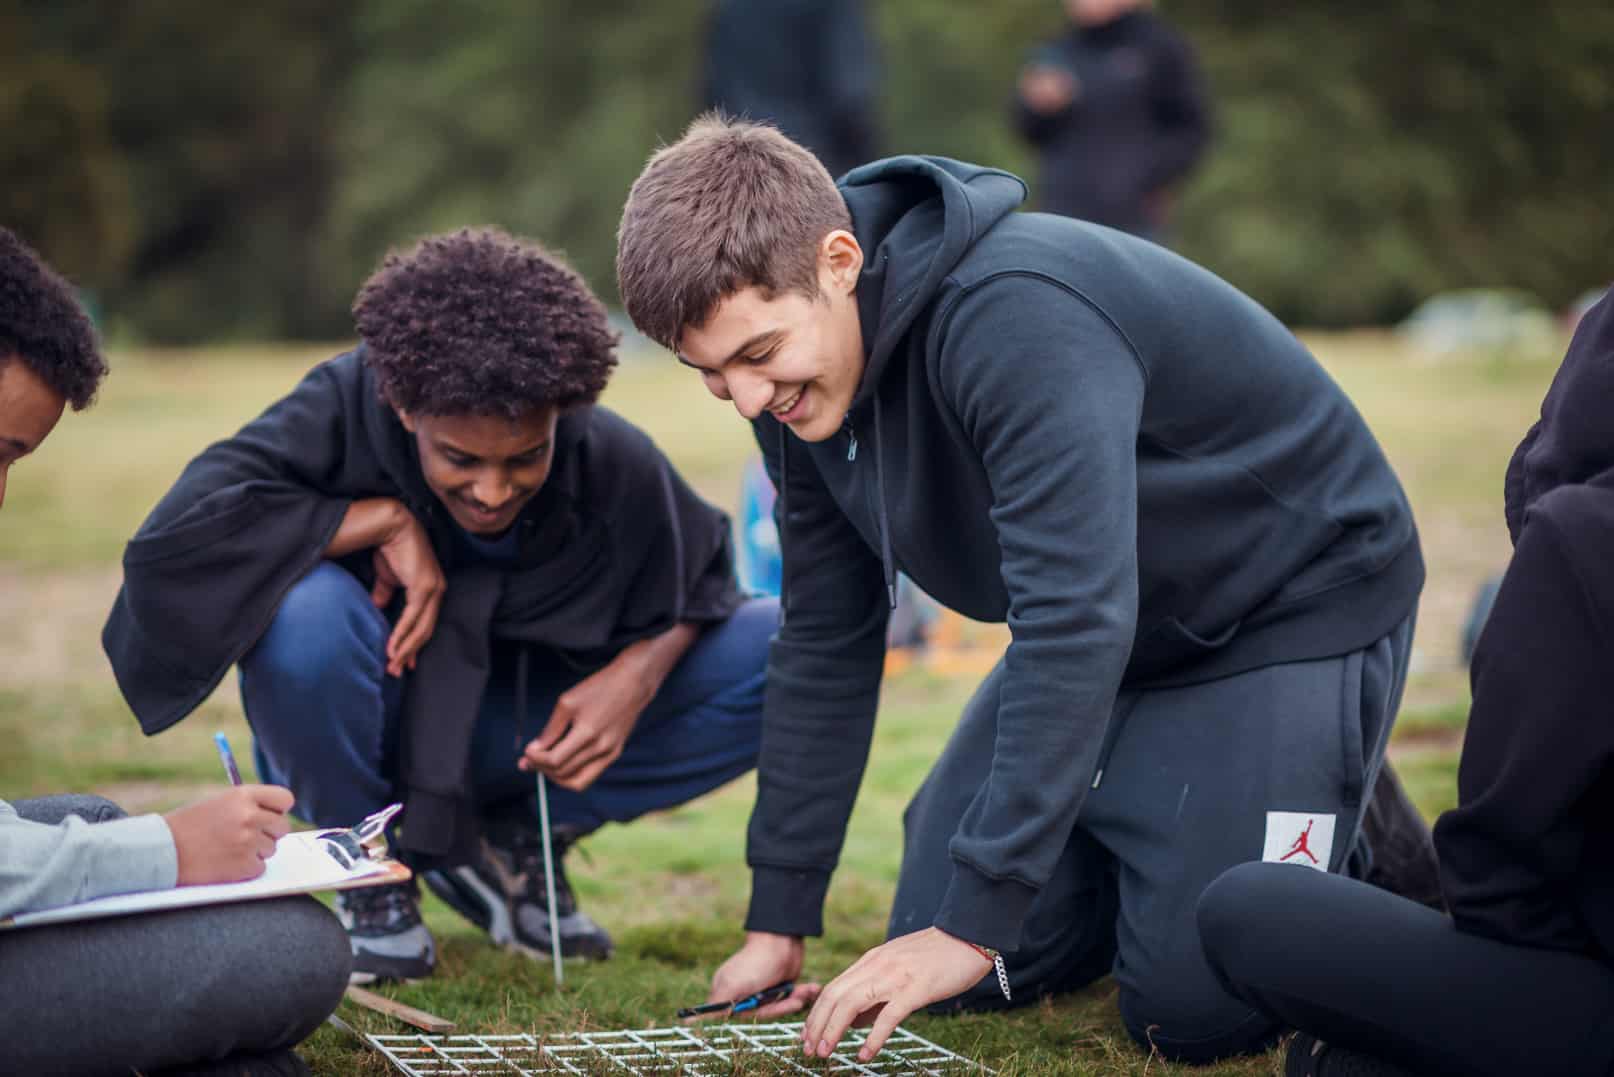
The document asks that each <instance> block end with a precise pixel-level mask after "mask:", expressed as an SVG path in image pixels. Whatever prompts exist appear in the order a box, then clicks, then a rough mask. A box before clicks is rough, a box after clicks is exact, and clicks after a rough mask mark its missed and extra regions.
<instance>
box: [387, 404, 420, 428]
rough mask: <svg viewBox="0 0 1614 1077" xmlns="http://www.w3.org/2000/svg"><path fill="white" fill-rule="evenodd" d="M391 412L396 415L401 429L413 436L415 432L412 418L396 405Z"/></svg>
mask: <svg viewBox="0 0 1614 1077" xmlns="http://www.w3.org/2000/svg"><path fill="white" fill-rule="evenodd" d="M392 410H393V411H395V412H397V413H398V421H399V422H400V423H403V428H404V429H405V430H407V431H409V432H410V433H411V434H413V433H414V432H415V420H414V417H413V416H412V415H410V414H409V413H408V412H407V411H405V410H404V409H402V408H400V407H398V406H396V405H394V406H393V409H392Z"/></svg>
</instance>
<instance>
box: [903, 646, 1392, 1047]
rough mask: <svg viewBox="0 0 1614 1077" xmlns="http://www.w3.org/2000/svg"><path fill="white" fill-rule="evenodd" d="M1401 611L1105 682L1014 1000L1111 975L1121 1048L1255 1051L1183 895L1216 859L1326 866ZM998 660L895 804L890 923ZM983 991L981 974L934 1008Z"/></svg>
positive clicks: (943, 817) (966, 776) (953, 788)
mask: <svg viewBox="0 0 1614 1077" xmlns="http://www.w3.org/2000/svg"><path fill="white" fill-rule="evenodd" d="M1412 630H1413V624H1412V619H1411V618H1408V619H1407V620H1406V621H1405V622H1403V623H1402V624H1401V625H1400V626H1399V627H1398V628H1396V629H1395V630H1394V631H1392V632H1391V633H1390V634H1389V635H1388V636H1386V637H1384V638H1383V639H1381V640H1379V641H1378V642H1376V643H1374V644H1373V645H1372V646H1370V647H1367V648H1364V649H1363V650H1360V651H1353V652H1351V653H1349V654H1344V655H1339V656H1337V657H1333V658H1324V659H1317V660H1315V661H1307V662H1290V663H1285V664H1282V665H1275V666H1263V667H1261V668H1258V669H1253V670H1249V671H1247V672H1244V673H1239V674H1235V675H1233V676H1229V677H1223V678H1221V679H1219V680H1214V681H1207V682H1204V683H1200V684H1192V685H1183V686H1179V687H1174V688H1155V689H1138V688H1125V689H1123V690H1122V691H1121V693H1120V696H1119V697H1118V698H1117V700H1116V703H1115V710H1114V717H1113V718H1112V721H1111V733H1110V737H1109V741H1110V743H1109V744H1107V745H1106V747H1105V751H1104V753H1103V754H1102V756H1101V768H1100V771H1099V776H1098V780H1097V781H1096V783H1095V785H1094V787H1093V788H1092V789H1091V790H1090V791H1089V793H1088V795H1087V800H1086V802H1085V804H1084V805H1083V808H1082V811H1081V814H1080V816H1079V817H1078V818H1077V820H1076V826H1075V829H1074V831H1073V832H1072V833H1071V836H1070V838H1069V840H1068V842H1067V844H1066V847H1065V849H1064V851H1063V854H1062V855H1061V856H1060V858H1059V861H1058V863H1057V864H1056V865H1055V867H1054V871H1053V874H1052V876H1051V877H1050V878H1049V879H1048V881H1047V883H1046V884H1045V885H1044V886H1043V887H1042V889H1041V891H1040V892H1039V893H1038V895H1037V898H1036V900H1035V901H1034V902H1033V903H1032V906H1031V911H1030V914H1029V915H1028V916H1027V918H1026V921H1025V925H1024V927H1023V929H1022V932H1021V938H1020V944H1019V946H1018V947H1017V948H1016V949H1015V951H1014V952H1013V953H1012V954H1008V955H1005V965H1006V968H1007V971H1008V976H1009V981H1010V986H1011V988H1012V989H1013V992H1014V1002H1015V1004H1017V1005H1024V1004H1027V1003H1030V1002H1033V1001H1035V1000H1036V998H1037V996H1038V995H1039V994H1045V993H1051V992H1057V991H1066V990H1073V989H1075V988H1078V987H1081V986H1082V985H1084V984H1086V983H1089V982H1091V981H1092V980H1094V979H1097V978H1098V977H1100V976H1102V975H1104V974H1105V973H1109V972H1113V973H1114V975H1115V980H1116V983H1117V985H1118V986H1119V988H1120V995H1119V1005H1120V1009H1121V1018H1122V1020H1123V1022H1124V1023H1125V1024H1126V1028H1127V1031H1128V1032H1129V1033H1130V1034H1131V1035H1132V1037H1133V1039H1135V1040H1136V1041H1137V1042H1138V1043H1139V1044H1140V1045H1143V1046H1144V1047H1146V1048H1150V1047H1152V1048H1156V1049H1158V1050H1159V1051H1160V1052H1161V1054H1162V1055H1164V1056H1165V1057H1166V1058H1168V1059H1174V1060H1181V1061H1187V1062H1204V1061H1210V1060H1211V1059H1215V1058H1221V1057H1224V1056H1227V1055H1233V1054H1240V1053H1244V1052H1248V1051H1254V1050H1259V1049H1261V1048H1263V1047H1265V1046H1266V1045H1268V1044H1269V1043H1271V1042H1272V1041H1273V1040H1274V1039H1275V1038H1276V1036H1277V1033H1278V1030H1279V1029H1278V1026H1277V1024H1276V1023H1275V1022H1273V1020H1272V1019H1271V1018H1270V1017H1268V1016H1266V1015H1265V1014H1263V1013H1260V1012H1259V1011H1257V1010H1255V1009H1254V1008H1253V1007H1251V1006H1250V1005H1249V1003H1247V1002H1245V1001H1243V1000H1241V999H1238V998H1235V997H1233V996H1232V995H1229V994H1228V993H1227V992H1226V991H1225V990H1223V988H1222V986H1221V984H1220V983H1218V982H1217V980H1216V977H1215V976H1214V975H1212V973H1211V970H1210V968H1209V967H1208V966H1207V965H1206V963H1205V956H1204V950H1203V948H1202V947H1201V946H1200V942H1199V931H1198V928H1197V926H1196V925H1195V922H1194V908H1195V904H1196V902H1198V900H1199V895H1200V894H1201V893H1202V892H1203V891H1204V889H1205V887H1206V886H1208V885H1209V884H1210V882H1211V881H1212V880H1213V879H1215V878H1216V877H1217V876H1218V875H1220V874H1221V873H1222V872H1223V871H1226V870H1227V869H1228V868H1229V867H1231V866H1232V865H1234V864H1238V863H1241V862H1244V861H1249V860H1261V859H1271V860H1277V859H1286V860H1287V861H1288V862H1289V863H1300V864H1305V865H1306V866H1307V867H1308V868H1314V869H1316V872H1315V873H1321V872H1324V871H1334V872H1337V871H1340V870H1341V869H1342V867H1343V866H1344V864H1345V861H1346V858H1347V856H1348V855H1349V854H1350V852H1351V850H1352V847H1353V845H1354V844H1355V841H1356V836H1357V831H1358V828H1359V827H1360V826H1361V821H1362V816H1363V812H1364V811H1365V805H1366V801H1367V796H1366V794H1367V792H1368V791H1369V790H1371V789H1372V783H1373V781H1374V780H1375V779H1376V778H1377V777H1378V773H1379V765H1380V762H1381V760H1382V759H1383V754H1384V745H1385V742H1386V740H1387V739H1388V737H1389V731H1390V726H1391V724H1392V723H1393V721H1394V718H1395V712H1396V708H1397V707H1398V706H1399V703H1400V698H1401V687H1402V684H1403V683H1404V681H1405V678H1406V671H1407V658H1408V654H1409V652H1410V650H1411V647H1412ZM1004 675H1005V674H1004V667H1003V664H1002V663H1001V662H1000V663H999V664H998V667H997V668H996V669H995V670H993V671H992V673H991V674H989V675H988V676H987V678H986V680H985V681H983V682H982V684H981V687H980V688H979V689H978V690H977V691H976V693H975V696H974V698H972V699H971V700H970V703H969V705H968V706H967V707H966V708H965V711H964V715H963V717H962V718H961V719H960V721H959V724H958V728H957V730H956V731H955V732H954V733H953V737H952V740H951V741H949V743H948V745H947V748H946V749H945V750H944V751H943V752H942V755H941V758H940V759H939V760H937V762H936V765H935V767H934V768H933V769H932V770H931V772H930V775H929V776H928V777H927V778H926V779H925V783H924V785H923V786H921V787H920V789H919V792H918V793H917V794H915V796H914V799H913V802H912V803H911V804H910V805H909V806H908V811H907V813H906V814H905V815H904V816H903V830H904V845H903V853H902V871H901V874H900V876H899V877H898V880H897V893H896V897H895V900H894V901H893V903H892V910H891V921H890V926H889V928H888V931H889V933H890V934H891V935H893V936H895V935H905V934H908V933H909V932H911V931H917V930H919V929H921V928H924V927H928V926H929V925H930V924H931V923H933V922H934V919H935V915H936V911H937V909H938V908H940V905H941V901H942V898H943V895H944V894H945V892H946V890H947V886H948V883H949V882H950V880H951V877H952V859H951V857H950V855H949V853H948V844H949V842H951V840H952V837H953V835H954V834H955V833H957V831H958V825H959V820H960V819H961V818H962V817H963V815H964V813H965V812H966V811H967V810H968V809H969V806H970V803H971V801H973V800H974V799H975V797H976V796H977V795H978V794H979V793H980V791H981V789H982V787H983V786H984V784H985V782H986V778H987V775H988V773H989V772H990V769H991V766H992V756H993V745H994V742H995V739H996V736H997V711H998V699H999V694H1000V691H1001V686H1002V683H1003V678H1004ZM1002 1005H1003V998H1002V995H1001V994H1000V993H999V991H998V986H997V981H996V978H995V977H993V976H988V977H986V978H985V979H983V980H982V982H981V983H979V984H977V985H976V986H975V987H974V988H972V989H970V990H969V991H967V992H965V993H964V994H963V995H962V996H960V997H959V998H957V999H955V1000H952V1001H951V1002H950V1003H944V1004H942V1005H941V1006H939V1007H937V1009H941V1010H945V1009H948V1008H950V1007H963V1008H966V1009H987V1008H995V1007H999V1006H1002Z"/></svg>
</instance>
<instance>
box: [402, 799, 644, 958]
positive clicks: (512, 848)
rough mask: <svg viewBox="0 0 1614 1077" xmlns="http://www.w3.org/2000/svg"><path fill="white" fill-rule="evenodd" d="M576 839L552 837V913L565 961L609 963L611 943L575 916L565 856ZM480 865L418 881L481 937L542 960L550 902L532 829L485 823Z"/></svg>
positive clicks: (539, 843) (565, 834) (584, 917)
mask: <svg viewBox="0 0 1614 1077" xmlns="http://www.w3.org/2000/svg"><path fill="white" fill-rule="evenodd" d="M580 836H581V835H579V834H577V833H575V832H572V831H569V830H566V829H565V828H562V827H557V828H555V830H554V863H555V905H556V910H555V911H556V913H557V914H558V915H557V916H556V921H557V926H558V927H559V930H560V952H561V956H562V957H569V958H582V959H594V960H603V959H604V958H607V957H610V956H611V949H612V942H611V936H610V935H608V934H606V932H605V929H604V928H603V927H601V926H600V925H599V924H596V923H595V922H594V921H593V920H592V919H591V918H590V917H589V915H588V914H587V913H585V912H582V911H580V910H579V909H578V908H577V897H576V895H574V894H573V893H572V886H571V883H569V882H567V881H566V867H565V863H564V858H565V856H566V850H567V849H569V848H571V846H572V844H573V843H574V842H575V841H576V840H577V839H578V838H579V837H580ZM478 847H479V855H478V856H477V859H476V860H475V861H474V862H473V863H470V864H467V865H464V866H463V867H457V868H447V869H438V870H434V871H427V872H423V873H422V874H421V878H423V879H425V881H426V885H427V886H428V887H430V888H431V892H432V893H434V894H436V895H437V896H438V897H440V898H442V899H443V901H444V902H445V903H446V904H447V905H448V906H449V907H450V908H452V909H453V910H454V911H455V912H458V913H459V914H460V915H461V916H463V917H465V918H466V919H467V920H469V921H471V923H473V924H475V925H476V926H477V927H480V928H481V929H482V930H484V931H486V932H487V933H488V935H489V936H490V937H491V938H492V939H493V942H494V944H495V945H497V946H503V947H506V948H508V949H514V950H520V951H521V952H523V953H525V954H527V955H528V956H530V957H534V958H540V959H547V958H548V957H549V956H550V950H549V894H548V892H547V891H546V889H545V886H544V847H543V839H542V838H541V837H540V836H539V833H538V828H537V827H536V826H535V825H533V824H532V823H531V822H530V821H526V820H523V821H521V822H519V823H505V822H489V823H488V824H486V826H485V829H484V833H483V836H482V838H481V839H480V841H479V843H478Z"/></svg>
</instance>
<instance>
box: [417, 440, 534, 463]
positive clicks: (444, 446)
mask: <svg viewBox="0 0 1614 1077" xmlns="http://www.w3.org/2000/svg"><path fill="white" fill-rule="evenodd" d="M434 440H435V441H436V443H437V451H438V452H451V453H453V454H454V455H455V456H463V457H465V458H466V459H467V460H480V459H482V457H481V456H479V455H477V454H476V453H474V452H467V451H465V450H464V449H462V448H460V447H459V446H458V445H456V444H454V443H453V442H452V441H444V440H443V439H442V438H436V439H434ZM547 448H549V439H548V438H545V439H544V440H542V441H540V442H539V443H538V444H536V445H529V446H528V447H527V448H525V449H522V450H521V451H520V452H513V453H511V454H510V456H507V457H505V459H506V460H508V459H510V458H511V457H516V456H534V455H536V454H538V453H540V452H543V451H544V450H545V449H547Z"/></svg>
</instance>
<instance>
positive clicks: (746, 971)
mask: <svg viewBox="0 0 1614 1077" xmlns="http://www.w3.org/2000/svg"><path fill="white" fill-rule="evenodd" d="M806 953H807V947H806V945H805V944H804V943H803V942H802V940H801V939H799V938H797V937H796V936H794V935H774V934H771V933H769V932H766V931H748V932H746V933H745V944H744V945H743V946H741V947H740V949H739V950H738V951H736V952H735V954H734V956H732V957H730V958H729V959H728V960H727V961H725V962H723V964H721V965H719V966H718V969H717V972H716V973H714V974H713V975H712V989H711V991H710V992H709V993H708V994H707V996H706V1001H707V1002H732V1001H734V1000H735V999H741V998H745V997H747V996H749V995H754V994H756V993H757V992H759V991H765V990H767V989H768V988H770V987H772V986H773V985H774V984H780V983H785V982H786V981H789V980H795V979H796V978H797V977H799V976H800V975H801V965H802V960H803V959H804V957H805V956H806ZM819 990H820V987H819V985H818V984H816V983H798V984H796V986H795V989H794V990H792V991H791V992H790V995H789V996H788V997H787V998H782V999H780V1000H779V1001H777V1002H770V1003H767V1004H766V1005H763V1006H759V1007H758V1008H757V1009H755V1010H752V1011H750V1014H751V1016H752V1017H754V1018H756V1019H757V1020H767V1019H772V1018H776V1017H784V1016H786V1015H788V1014H792V1013H800V1012H801V1011H802V1010H804V1009H806V1008H807V1006H808V1004H809V1003H811V1002H812V1001H813V999H815V998H817V997H818V992H819ZM725 1016H727V1015H726V1014H724V1013H721V1012H720V1013H712V1014H706V1015H705V1017H704V1018H703V1017H693V1018H690V1020H691V1021H699V1020H703V1019H707V1018H723V1017H725Z"/></svg>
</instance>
